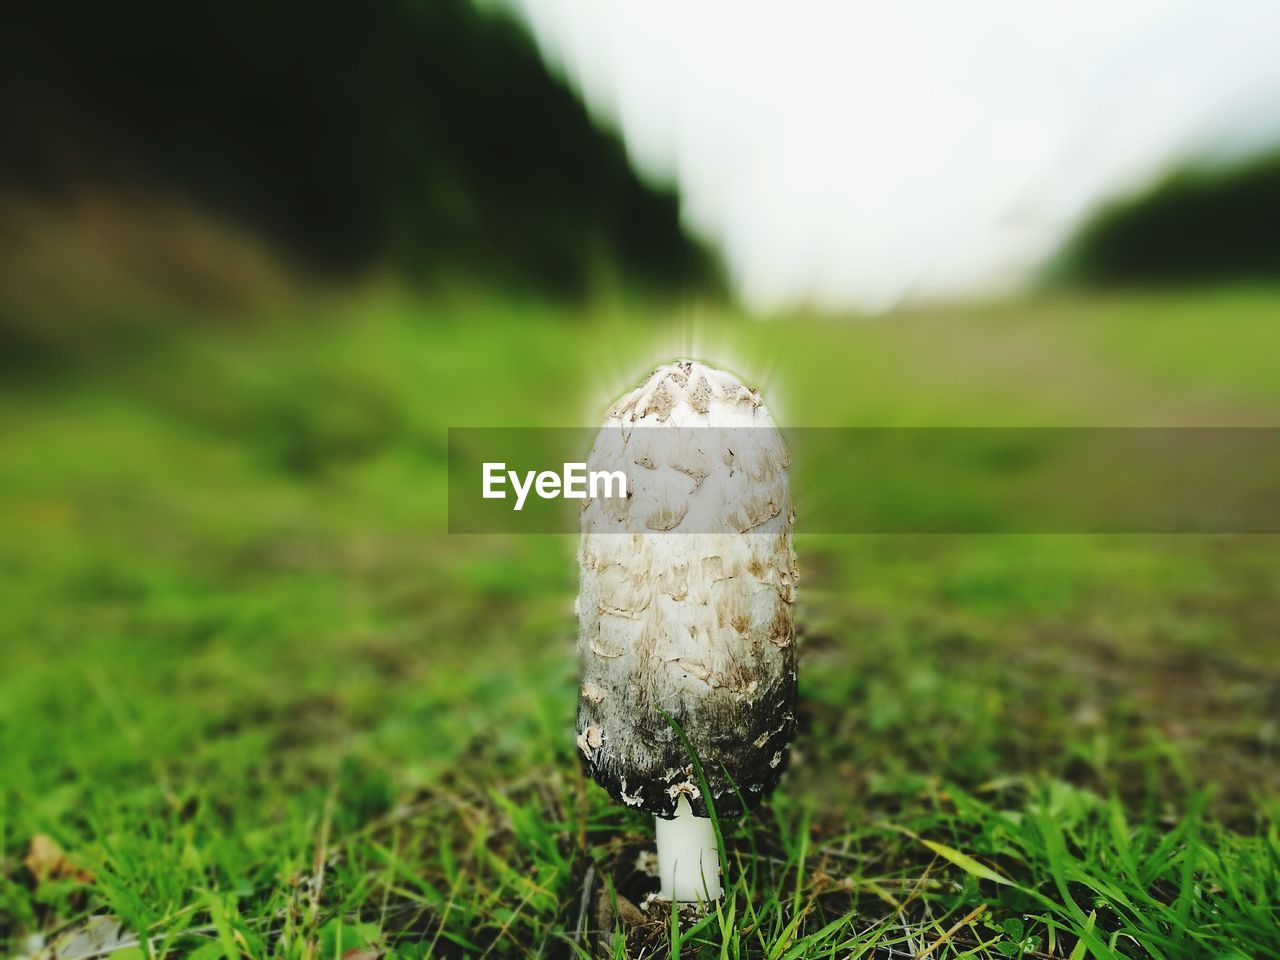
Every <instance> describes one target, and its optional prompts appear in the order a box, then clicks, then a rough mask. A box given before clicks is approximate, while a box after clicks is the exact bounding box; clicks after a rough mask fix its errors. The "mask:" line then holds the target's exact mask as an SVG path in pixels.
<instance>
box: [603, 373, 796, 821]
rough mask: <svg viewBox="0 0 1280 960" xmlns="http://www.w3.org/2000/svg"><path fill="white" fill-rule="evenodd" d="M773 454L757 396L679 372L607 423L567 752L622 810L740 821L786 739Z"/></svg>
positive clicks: (781, 506) (788, 635)
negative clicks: (710, 801) (604, 480)
mask: <svg viewBox="0 0 1280 960" xmlns="http://www.w3.org/2000/svg"><path fill="white" fill-rule="evenodd" d="M787 466H788V461H787V455H786V449H785V446H784V445H783V443H782V440H781V437H780V436H779V435H778V432H777V429H776V427H775V426H774V424H773V421H772V419H771V418H770V416H769V413H768V410H767V409H766V408H765V406H764V404H763V402H762V400H761V398H760V396H759V394H758V393H756V392H755V391H753V390H750V389H749V388H747V387H746V386H744V385H743V384H742V383H741V382H739V381H738V379H737V378H735V377H734V376H732V375H731V374H728V373H725V372H723V371H720V370H716V369H714V368H712V367H708V366H706V365H704V364H701V363H697V362H695V361H689V360H686V361H680V362H678V363H673V364H668V365H666V366H663V367H661V368H659V369H658V370H657V371H655V372H654V373H653V374H652V375H651V376H650V377H649V378H648V379H647V380H646V381H645V382H644V383H643V384H642V385H641V386H640V387H639V388H638V389H636V390H635V391H633V392H631V393H629V394H628V395H627V396H625V397H623V398H622V399H621V400H620V401H618V403H616V404H615V405H614V406H613V408H612V409H611V410H610V412H609V415H608V417H607V418H606V420H605V423H604V425H603V426H602V427H601V429H600V432H599V434H598V437H597V442H596V445H595V448H594V449H593V450H592V454H591V459H590V462H589V464H588V469H589V470H606V469H607V470H617V469H621V470H623V471H624V472H626V473H627V475H628V481H629V482H628V496H627V497H625V498H613V499H610V498H604V497H600V498H596V499H592V500H589V501H587V502H586V504H585V507H584V510H583V514H582V542H581V548H580V551H579V562H580V565H581V579H580V591H579V596H578V616H579V627H580V633H579V641H578V648H579V656H580V659H581V662H582V691H581V697H580V700H579V713H578V747H579V751H580V753H581V757H582V761H583V763H584V765H585V766H586V768H587V770H588V772H590V773H591V775H592V776H593V777H595V779H596V780H597V781H598V782H599V783H600V784H601V785H602V786H604V787H605V788H606V789H607V790H608V791H609V792H610V793H611V794H612V795H613V797H614V798H615V799H616V800H617V801H618V802H620V803H625V804H627V805H629V806H632V807H636V808H638V809H643V810H647V811H649V812H651V813H655V814H658V815H660V816H664V817H670V816H672V815H673V814H674V812H675V810H676V804H677V802H678V800H679V798H680V797H681V796H686V797H688V799H689V801H690V804H691V806H692V807H693V810H694V812H695V813H698V814H700V815H703V816H705V815H706V802H705V799H704V798H703V797H702V796H701V790H700V788H699V786H698V782H697V779H696V777H695V776H694V775H693V768H692V764H691V762H690V758H689V756H688V753H687V751H686V750H685V748H684V746H683V744H681V742H680V740H679V738H678V737H677V736H676V734H675V732H674V731H673V730H672V729H671V727H670V725H669V723H668V721H667V720H666V719H665V718H664V717H663V715H662V712H661V711H665V712H666V713H667V714H669V715H670V716H672V717H673V718H674V719H675V720H677V721H678V722H679V723H680V725H681V726H682V727H683V729H684V731H685V733H686V734H687V735H688V737H689V739H690V741H691V743H692V745H693V747H694V749H695V750H696V751H697V753H698V756H699V758H700V759H701V760H702V763H703V768H704V773H705V775H706V776H707V779H708V783H709V785H710V788H711V790H712V792H713V795H714V798H715V802H716V810H717V812H718V813H721V814H724V815H730V816H732V815H734V814H737V813H740V812H742V811H743V809H744V808H750V807H753V806H755V805H756V803H758V802H759V800H760V799H761V798H762V797H763V796H764V794H765V793H767V792H768V790H769V789H771V788H772V787H773V786H774V784H775V783H776V782H777V780H778V778H779V776H780V775H781V773H782V769H783V767H784V766H785V763H784V761H785V758H786V753H787V747H788V745H789V743H790V740H791V737H792V734H793V732H794V729H795V713H794V701H795V649H794V636H795V632H794V628H793V616H792V610H793V605H794V603H795V582H796V565H795V553H794V551H793V549H792V543H791V530H792V522H793V515H792V510H791V501H790V496H789V493H788V489H787Z"/></svg>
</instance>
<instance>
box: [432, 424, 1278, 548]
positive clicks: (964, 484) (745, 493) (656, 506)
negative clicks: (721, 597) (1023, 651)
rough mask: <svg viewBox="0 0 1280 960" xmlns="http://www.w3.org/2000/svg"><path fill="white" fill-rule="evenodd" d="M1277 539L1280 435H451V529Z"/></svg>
mask: <svg viewBox="0 0 1280 960" xmlns="http://www.w3.org/2000/svg"><path fill="white" fill-rule="evenodd" d="M791 512H794V516H795V524H796V528H797V530H799V531H801V532H804V533H1276V532H1280V429H1276V428H1259V427H1241V428H1235V427H1231V428H1218V427H1213V428H1208V427H1181V428H1016V427H1014V428H985V427H984V428H933V427H921V428H848V429H834V428H791V429H784V430H781V431H774V430H771V429H763V428H759V427H743V428H709V427H671V426H661V427H633V428H630V429H627V430H623V429H621V428H615V429H612V430H609V431H600V430H597V429H576V428H553V429H540V428H534V429H529V428H488V427H486V428H454V429H450V431H449V530H450V532H453V533H554V532H577V531H579V530H581V529H583V528H584V527H585V528H587V529H590V530H592V531H593V532H597V533H617V534H620V535H635V534H639V533H646V534H647V533H655V534H656V533H676V534H693V533H744V534H752V533H755V534H769V533H772V532H773V531H775V530H776V529H777V527H778V524H779V523H780V522H782V518H785V517H786V516H789V515H790V513H791Z"/></svg>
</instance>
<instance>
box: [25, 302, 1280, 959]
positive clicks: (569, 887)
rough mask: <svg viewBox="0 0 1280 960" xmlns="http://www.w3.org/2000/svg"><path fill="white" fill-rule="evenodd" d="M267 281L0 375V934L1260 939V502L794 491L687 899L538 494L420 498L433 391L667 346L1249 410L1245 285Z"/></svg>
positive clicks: (565, 401)
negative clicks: (529, 530) (913, 518)
mask: <svg viewBox="0 0 1280 960" xmlns="http://www.w3.org/2000/svg"><path fill="white" fill-rule="evenodd" d="M284 312H285V313H290V312H293V313H306V314H307V315H306V316H305V317H303V316H290V315H285V316H278V317H264V318H261V319H260V322H254V323H245V322H241V323H238V324H219V323H216V322H210V323H204V324H199V323H196V324H192V323H188V322H186V321H185V320H184V321H182V322H178V321H177V318H175V322H174V327H175V329H176V328H178V327H180V328H181V331H182V332H181V334H179V333H178V332H175V330H170V331H169V332H165V331H166V330H169V328H168V327H166V322H167V318H165V317H163V316H160V317H158V318H157V321H156V323H155V324H154V325H152V326H149V327H148V328H147V330H146V331H145V335H141V334H139V335H137V336H133V337H130V338H128V339H127V340H119V341H118V342H117V343H116V345H115V346H113V347H112V348H111V349H110V350H104V349H101V348H98V349H95V350H93V351H91V352H85V353H75V352H74V351H73V352H69V353H67V354H66V355H65V356H63V358H62V359H61V360H60V361H59V362H58V363H56V364H53V365H52V366H50V367H49V368H47V369H44V370H43V371H42V372H40V373H39V374H38V375H34V374H33V375H25V376H21V377H14V378H12V380H11V381H10V383H9V384H8V385H7V386H6V387H5V388H4V398H3V404H2V405H0V437H3V439H2V440H0V492H2V499H0V530H2V531H3V534H2V536H3V547H2V551H0V573H2V575H3V580H4V583H5V591H4V596H5V600H4V603H3V604H2V605H0V637H2V638H3V665H2V667H0V737H2V748H0V785H2V789H3V794H2V801H0V803H2V805H0V835H2V838H3V846H2V849H0V856H2V859H0V956H9V955H17V956H25V955H28V954H38V955H41V956H49V955H52V956H65V957H70V956H79V957H85V956H98V955H105V954H107V953H110V955H111V956H113V957H115V958H118V960H124V958H136V957H138V956H143V955H147V956H156V957H159V956H192V957H199V958H201V960H209V958H213V957H228V958H230V957H241V956H250V957H268V956H270V957H290V958H294V957H297V958H304V957H307V958H311V957H324V958H328V957H344V956H345V957H349V958H363V960H369V958H373V957H377V956H394V957H402V958H417V957H425V956H472V957H483V956H494V957H524V956H547V957H560V956H575V955H586V954H587V953H588V952H590V951H591V950H594V949H596V948H597V947H600V946H602V945H603V947H604V949H605V951H606V952H612V953H613V954H615V955H617V956H620V957H621V956H628V955H629V956H640V955H649V954H656V955H662V956H666V955H681V956H686V957H687V956H708V957H747V956H750V957H769V958H783V957H793V958H794V957H847V956H869V957H870V956H877V957H909V956H916V957H925V956H927V957H931V958H939V960H940V958H944V957H954V956H979V957H986V956H990V957H1017V956H1025V957H1035V958H1042V957H1064V958H1066V957H1071V958H1077V957H1089V956H1092V957H1111V956H1127V957H1156V958H1161V957H1163V958H1173V957H1209V956H1212V957H1264V956H1277V955H1280V763H1278V762H1277V761H1280V656H1277V653H1278V651H1280V602H1278V598H1280V552H1277V548H1278V547H1280V539H1277V538H1275V537H1265V536H1254V537H1243V536H1236V537H1208V536H1205V537H1189V536H1184V537H1172V536H1169V537H1137V536H1129V537H1119V536H1111V537H1106V536H1047V535H1045V536H999V537H996V536H991V537H972V536H971V537H960V536H951V537H942V536H934V537H928V536H911V537H908V536H843V537H840V536H821V535H816V534H812V533H809V534H806V533H804V531H803V517H802V518H801V535H800V537H799V540H798V544H797V547H798V550H799V554H800V565H801V574H802V577H803V580H802V584H801V593H800V605H799V621H800V632H801V657H802V659H801V678H800V694H801V699H802V706H801V723H802V734H801V737H800V739H799V741H798V743H797V745H796V757H795V763H794V766H793V768H792V771H791V772H790V773H789V774H788V776H787V778H786V779H785V780H784V782H783V784H782V787H781V788H780V789H779V791H778V792H777V794H776V795H775V797H774V799H773V800H772V802H771V803H770V804H768V805H767V806H766V807H764V808H763V809H762V810H761V811H760V812H759V813H758V814H756V815H755V816H753V817H752V818H750V819H749V820H747V821H745V822H742V823H735V824H725V831H726V843H727V845H728V848H729V862H728V877H727V880H728V883H729V890H728V893H727V896H726V898H725V899H724V901H723V903H722V904H721V906H720V908H719V909H718V911H717V912H715V913H712V914H709V915H708V916H706V917H705V918H704V919H702V920H701V921H699V922H697V923H694V924H690V923H688V922H685V923H683V924H682V923H680V922H678V921H677V922H674V923H673V918H671V917H669V916H665V917H664V916H657V917H652V918H648V917H645V918H642V919H637V917H636V916H635V910H634V909H633V908H632V907H629V906H628V901H627V900H626V896H627V894H628V891H629V890H631V889H632V888H634V886H635V885H636V883H637V882H638V880H637V877H636V876H635V868H634V859H635V856H636V852H637V850H638V849H639V845H640V844H642V843H643V842H644V841H645V839H646V838H647V837H650V836H651V831H652V824H651V823H650V822H646V820H645V818H644V817H640V816H634V815H631V814H629V813H627V812H625V811H623V810H621V809H619V808H617V807H615V806H613V805H612V804H610V803H609V802H608V799H607V797H606V796H605V795H604V793H603V791H601V790H599V789H598V788H597V787H596V786H595V785H594V784H592V783H590V782H584V781H583V779H582V776H581V775H580V773H579V771H578V767H577V761H576V757H575V750H574V741H573V726H572V724H573V713H574V710H575V706H576V679H575V670H576V667H575V659H574V652H573V645H574V629H575V628H574V623H573V619H572V599H573V594H574V590H575V578H576V566H575V564H574V560H573V550H574V543H573V539H572V538H570V537H565V536H552V535H546V536H524V537H496V536H487V537H486V536H472V537H463V536H448V535H446V534H445V533H444V532H443V530H444V528H445V522H446V516H445V460H444V458H445V430H446V428H447V427H449V426H485V425H495V426H497V425H501V426H512V425H530V426H537V425H589V424H590V423H591V422H592V421H594V420H595V419H596V418H597V417H598V415H599V411H600V410H601V409H602V406H603V404H604V403H605V401H606V400H607V399H609V398H610V396H611V395H616V394H617V393H618V392H621V390H623V389H624V388H626V387H628V386H629V385H630V384H631V383H633V382H635V381H637V380H638V379H639V378H640V377H641V376H642V375H643V374H644V373H645V372H646V371H647V370H648V369H649V368H650V367H651V366H652V365H653V364H654V363H656V362H657V361H660V360H664V359H668V358H670V357H672V356H675V355H678V354H685V353H693V354H696V355H700V356H704V357H706V358H708V359H711V360H713V361H718V362H720V363H721V364H724V365H727V366H730V367H732V368H734V369H736V370H738V371H739V372H741V373H743V374H744V375H746V376H747V377H748V378H749V379H750V380H752V381H754V382H755V383H757V384H758V385H760V386H761V387H762V388H763V389H764V391H765V395H766V397H767V398H768V399H769V401H770V404H771V406H772V407H773V408H774V409H775V412H776V414H777V417H778V419H779V420H780V421H782V422H785V423H789V424H793V425H806V426H820V425H1029V424H1044V425H1176V424H1198V425H1204V424H1277V423H1280V366H1277V364H1276V358H1277V357H1280V324H1277V323H1276V318H1277V316H1280V294H1276V293H1274V292H1266V291H1247V290H1246V291H1240V290H1234V291H1232V290H1228V291H1220V292H1205V293H1199V294H1195V295H1190V294H1181V295H1178V296H1173V295H1166V296H1154V295H1150V296H1138V295H1130V296H1119V295H1117V296H1108V297H1084V296H1080V297H1074V298H1073V297H1065V298H1062V299H1056V300H1049V301H1045V302H1035V303H1026V304H1007V305H1001V306H996V307H981V306H970V307H963V308H955V309H952V310H946V311H920V312H914V313H906V314H903V315H900V316H895V317H892V318H888V319H880V320H856V319H855V320H843V321H836V320H832V319H822V318H816V317H805V316H799V317H795V318H791V319H788V320H786V321H775V322H770V323H763V324H762V323H753V322H748V321H746V320H744V319H742V318H740V317H735V316H732V315H730V314H729V313H727V312H726V311H724V310H723V309H720V308H716V307H713V306H705V305H704V306H697V305H693V306H686V307H682V308H679V309H670V308H657V307H647V306H645V305H642V304H618V303H613V304H607V305H604V306H601V307H599V308H590V309H570V308H558V307H555V306H549V305H545V304H529V303H522V302H519V301H515V300H503V299H499V298H491V297H475V298H469V297H465V296H455V297H451V298H445V299H441V300H440V301H439V302H437V303H428V304H423V303H420V302H417V301H414V300H412V299H407V298H401V297H398V296H395V295H391V294H385V293H376V292H375V293H370V294H368V295H363V296H360V297H355V298H352V299H351V300H346V301H341V302H328V303H323V304H317V305H314V306H313V307H310V308H308V309H307V310H305V311H303V310H300V309H295V310H292V311H284ZM617 891H620V893H617V896H618V897H621V898H622V899H615V893H616V892H617ZM618 917H622V918H624V921H623V922H617V923H615V919H616V918H618ZM602 926H603V928H604V929H601V928H602ZM41 949H43V950H44V951H45V952H44V953H39V951H40V950H41Z"/></svg>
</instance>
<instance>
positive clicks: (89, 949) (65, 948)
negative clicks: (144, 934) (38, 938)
mask: <svg viewBox="0 0 1280 960" xmlns="http://www.w3.org/2000/svg"><path fill="white" fill-rule="evenodd" d="M139 954H141V950H140V949H139V946H138V938H137V937H136V936H134V935H133V934H132V933H131V932H129V931H128V930H126V929H125V928H124V927H123V926H121V925H120V920H119V918H118V917H112V916H108V915H106V914H102V915H99V916H95V917H89V918H88V919H87V920H85V921H84V923H79V924H76V925H75V926H74V927H72V928H71V929H69V930H64V931H63V932H62V933H61V934H59V935H58V936H56V937H54V938H53V939H52V940H51V941H49V943H48V944H46V945H45V946H44V947H43V948H42V949H41V950H40V951H39V952H38V953H33V954H32V955H31V958H32V960H34V958H35V957H39V958H40V960H94V958H98V957H108V956H110V957H112V958H113V960H120V958H123V957H128V956H136V955H139Z"/></svg>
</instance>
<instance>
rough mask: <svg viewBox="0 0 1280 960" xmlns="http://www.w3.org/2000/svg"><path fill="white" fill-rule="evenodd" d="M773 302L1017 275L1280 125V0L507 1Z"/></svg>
mask: <svg viewBox="0 0 1280 960" xmlns="http://www.w3.org/2000/svg"><path fill="white" fill-rule="evenodd" d="M507 2H508V3H510V4H512V5H513V6H515V7H516V9H517V10H518V12H519V13H520V15H521V16H522V17H523V18H524V19H525V20H526V21H527V22H528V23H529V25H530V26H531V28H532V30H533V33H534V36H535V37H536V39H537V41H538V43H539V45H540V47H541V48H542V51H543V54H544V57H545V58H546V59H547V60H548V62H549V63H551V64H552V65H553V66H554V67H555V68H556V69H558V70H559V71H560V72H562V73H563V74H564V75H565V76H566V77H567V79H568V80H569V82H570V83H571V85H573V86H574V87H575V88H576V89H577V90H578V91H579V92H580V93H581V95H582V96H583V98H584V99H585V100H586V101H587V103H588V105H589V106H590V108H591V110H592V112H593V113H594V114H595V115H596V116H597V118H598V119H599V120H601V121H602V122H604V123H606V124H608V125H610V126H612V127H613V128H614V129H616V130H618V131H619V132H620V133H621V135H622V138H623V140H624V142H625V143H626V146H627V150H628V152H629V154H630V156H631V158H632V161H633V163H635V165H636V166H637V167H638V168H639V169H640V171H641V172H642V173H643V174H645V175H647V176H649V177H651V178H654V179H657V180H660V181H664V182H667V183H670V184H673V185H674V186H675V187H676V188H677V190H678V192H679V195H680V198H681V206H682V210H683V215H684V218H685V221H686V224H687V225H688V227H689V228H690V229H691V230H693V231H694V232H695V233H696V234H698V235H700V236H702V237H704V238H705V239H707V240H709V241H711V243H712V244H714V245H715V246H716V247H718V248H719V249H720V251H721V252H722V253H723V255H724V257H725V260H726V262H727V264H728V267H729V269H730V272H731V275H732V277H733V279H734V283H735V284H736V286H737V289H738V291H739V293H741V294H742V295H743V296H744V298H745V299H746V300H747V301H748V302H749V303H750V304H751V305H753V306H755V307H758V308H765V309H767V308H772V307H778V306H783V305H786V304H789V303H797V302H810V303H815V304H817V305H821V306H829V307H854V308H859V309H871V310H876V309H883V308H886V307H888V306H892V305H893V304H895V303H898V302H902V301H903V300H918V299H929V298H937V297H946V296H955V295H964V294H972V293H983V292H990V291H998V290H1005V289H1009V288H1011V287H1016V286H1017V284H1018V283H1019V282H1021V281H1024V280H1025V279H1026V278H1027V277H1028V276H1029V275H1030V274H1031V272H1032V271H1033V270H1034V269H1035V267H1036V266H1038V265H1039V264H1041V263H1042V262H1043V261H1044V259H1045V258H1046V257H1048V256H1049V255H1050V254H1052V253H1053V252H1054V251H1055V250H1056V249H1057V248H1058V246H1059V245H1060V243H1061V242H1062V240H1063V239H1064V238H1065V237H1066V236H1067V235H1068V234H1069V233H1070V231H1071V229H1072V228H1073V227H1074V226H1075V225H1076V224H1077V223H1078V222H1079V220H1080V218H1081V217H1082V216H1083V215H1084V214H1085V213H1086V212H1088V211H1089V210H1091V209H1093V208H1094V207H1095V206H1096V205H1097V204H1098V203H1099V202H1101V201H1102V200H1104V199H1106V198H1109V197H1112V196H1116V195H1122V194H1124V193H1126V192H1129V191H1132V190H1134V189H1136V188H1137V187H1139V186H1141V185H1142V184H1144V183H1146V182H1148V181H1149V180H1150V179H1151V178H1152V177H1153V176H1155V175H1157V174H1158V173H1159V172H1161V171H1162V170H1164V169H1166V168H1167V167H1168V165H1169V164H1171V163H1173V162H1174V161H1176V160H1178V159H1182V158H1185V157H1187V156H1192V155H1203V154H1211V155H1219V156H1220V155H1224V154H1231V153H1237V154H1238V153H1239V152H1241V151H1244V150H1248V149H1257V148H1259V147H1260V146H1263V145H1266V144H1268V143H1272V142H1274V138H1275V137H1276V136H1277V135H1280V0H1213V2H1211V0H1072V2H1056V0H965V2H956V0H937V2H928V0H893V2H881V3H869V2H862V0H843V2H842V0H825V2H824V0H787V2H778V0H774V2H754V0H507Z"/></svg>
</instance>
